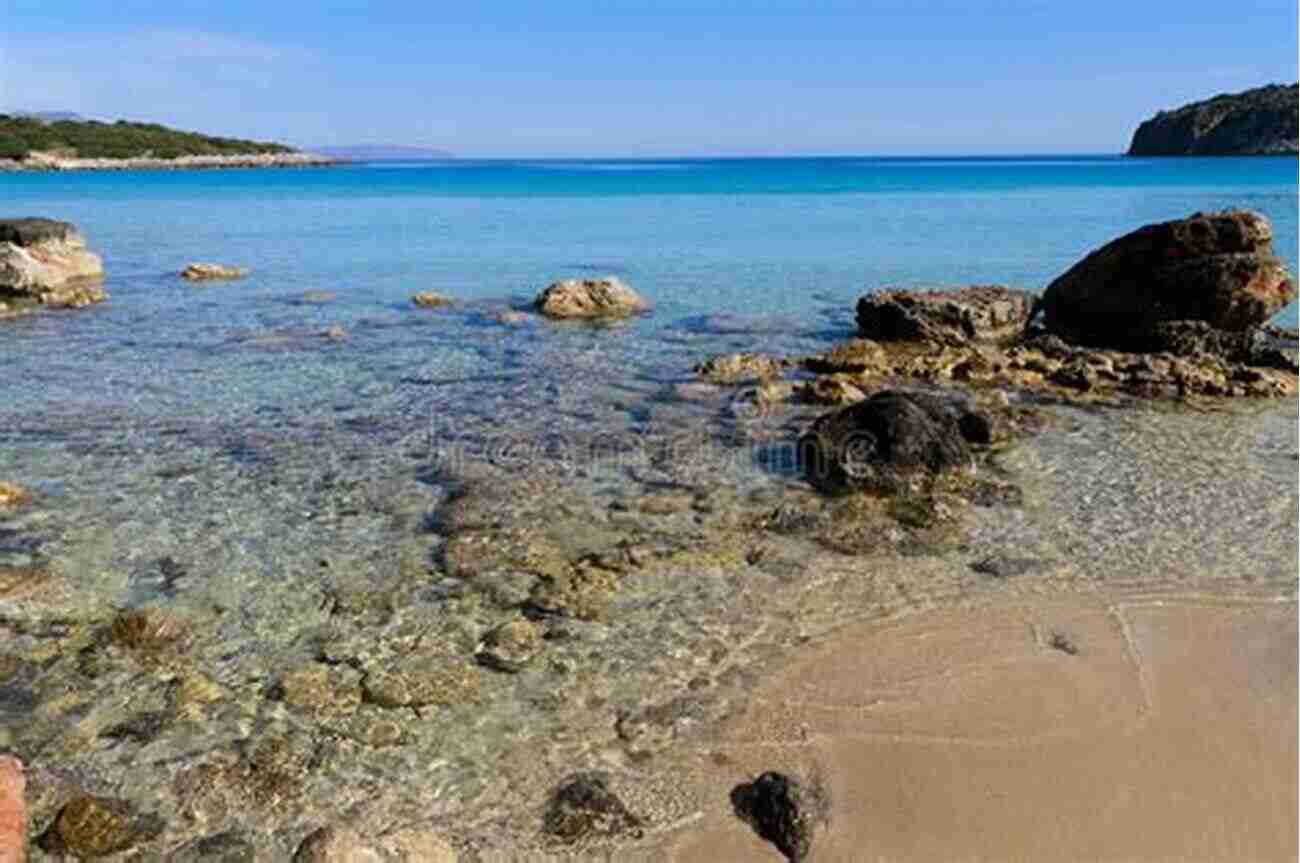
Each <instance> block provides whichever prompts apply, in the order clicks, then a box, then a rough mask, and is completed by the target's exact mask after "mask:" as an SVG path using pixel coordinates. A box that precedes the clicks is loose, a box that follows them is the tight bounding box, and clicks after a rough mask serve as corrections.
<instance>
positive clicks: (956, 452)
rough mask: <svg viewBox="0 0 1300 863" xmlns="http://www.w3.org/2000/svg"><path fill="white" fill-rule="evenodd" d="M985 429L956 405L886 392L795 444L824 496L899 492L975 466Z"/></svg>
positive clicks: (831, 417)
mask: <svg viewBox="0 0 1300 863" xmlns="http://www.w3.org/2000/svg"><path fill="white" fill-rule="evenodd" d="M989 439H990V426H989V421H988V419H987V418H986V417H984V416H983V415H982V414H980V413H978V412H976V411H973V410H970V409H969V408H968V407H966V405H965V404H964V403H963V402H962V401H961V400H960V399H957V398H955V397H954V398H949V397H946V396H941V395H937V394H933V393H921V392H902V391H895V390H886V391H885V392H881V393H877V394H876V395H874V396H872V397H871V398H869V399H867V400H865V401H861V402H858V403H857V404H854V405H850V406H849V407H846V408H843V409H841V410H838V411H835V412H834V413H829V414H825V415H823V416H821V417H819V418H818V419H817V420H816V421H814V422H813V424H812V426H811V427H810V428H809V429H808V431H807V432H806V433H805V434H804V435H803V437H802V438H800V440H799V454H800V462H801V464H802V466H803V470H804V473H805V475H806V476H807V477H808V479H809V481H810V482H812V483H813V484H814V485H816V486H817V487H818V488H821V489H823V490H826V491H845V490H851V489H877V490H882V491H900V490H905V489H907V488H910V487H912V486H913V485H915V484H916V483H917V482H918V481H923V480H925V479H927V478H929V477H933V476H935V475H937V474H939V473H942V472H944V471H949V470H955V469H961V468H966V467H968V466H970V465H971V463H972V456H971V449H970V444H972V443H974V444H982V443H987V442H988V441H989Z"/></svg>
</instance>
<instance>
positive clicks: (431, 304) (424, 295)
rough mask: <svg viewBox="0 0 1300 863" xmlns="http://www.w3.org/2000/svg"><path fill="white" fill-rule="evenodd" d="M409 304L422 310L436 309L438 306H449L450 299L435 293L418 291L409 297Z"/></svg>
mask: <svg viewBox="0 0 1300 863" xmlns="http://www.w3.org/2000/svg"><path fill="white" fill-rule="evenodd" d="M411 302H413V303H415V304H416V305H417V306H419V307H420V308H422V309H436V308H438V307H439V306H449V305H451V297H446V296H443V295H442V294H440V293H437V292H436V291H420V292H419V293H418V294H413V295H412V296H411Z"/></svg>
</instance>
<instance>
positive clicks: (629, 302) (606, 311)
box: [533, 276, 650, 318]
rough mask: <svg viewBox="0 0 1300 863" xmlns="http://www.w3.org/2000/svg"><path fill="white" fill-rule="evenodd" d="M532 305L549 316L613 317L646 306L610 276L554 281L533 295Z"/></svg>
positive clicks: (636, 295)
mask: <svg viewBox="0 0 1300 863" xmlns="http://www.w3.org/2000/svg"><path fill="white" fill-rule="evenodd" d="M533 305H535V306H536V307H537V310H538V311H539V312H541V313H542V314H544V315H546V316H547V317H549V318H617V317H626V316H627V315H632V314H636V313H637V312H644V311H647V310H648V309H649V307H650V306H649V304H648V303H647V302H646V301H645V300H644V299H642V298H641V296H640V295H639V294H638V293H637V292H636V291H634V290H632V289H631V288H630V287H628V286H627V285H626V284H624V283H623V281H622V280H621V279H617V278H615V277H614V276H603V277H601V278H595V279H564V280H562V281H558V282H554V283H552V284H551V285H549V286H547V288H546V289H545V290H543V291H542V292H541V293H540V294H538V295H537V298H536V299H535V300H534V301H533Z"/></svg>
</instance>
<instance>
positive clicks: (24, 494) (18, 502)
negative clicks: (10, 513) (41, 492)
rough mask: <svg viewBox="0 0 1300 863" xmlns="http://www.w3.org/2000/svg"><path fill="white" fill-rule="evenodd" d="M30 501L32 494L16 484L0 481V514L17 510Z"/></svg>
mask: <svg viewBox="0 0 1300 863" xmlns="http://www.w3.org/2000/svg"><path fill="white" fill-rule="evenodd" d="M31 501H32V493H31V492H29V491H28V490H27V489H25V488H23V487H22V486H21V485H19V484H18V483H16V482H4V481H0V512H4V511H5V510H7V509H17V508H18V507H20V506H25V505H27V504H29V503H31Z"/></svg>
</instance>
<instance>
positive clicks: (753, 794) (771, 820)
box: [731, 772, 827, 863]
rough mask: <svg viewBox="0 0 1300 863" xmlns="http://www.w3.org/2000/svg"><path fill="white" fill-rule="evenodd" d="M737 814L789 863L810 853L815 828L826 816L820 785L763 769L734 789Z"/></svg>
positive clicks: (733, 804)
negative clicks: (761, 772) (806, 782)
mask: <svg viewBox="0 0 1300 863" xmlns="http://www.w3.org/2000/svg"><path fill="white" fill-rule="evenodd" d="M731 805H732V808H733V809H734V810H735V812H736V816H737V817H739V818H740V819H741V820H743V821H745V822H746V823H748V824H749V825H750V826H751V827H753V828H754V832H755V833H757V834H758V835H759V836H761V837H763V838H764V839H766V840H767V841H768V842H771V843H772V844H773V845H775V846H776V847H777V848H778V849H779V850H780V851H781V853H782V854H784V855H785V856H786V859H787V860H789V861H790V863H799V861H801V860H804V859H806V858H807V857H808V852H809V850H810V849H811V848H812V841H813V831H814V830H815V829H816V827H817V826H818V824H820V823H822V822H824V821H825V820H826V816H827V800H826V797H825V795H824V793H823V792H822V791H821V789H820V788H815V787H808V786H805V785H804V784H802V783H800V782H799V781H798V780H796V779H792V778H791V777H789V776H785V775H783V774H781V773H771V772H769V773H764V774H763V775H762V776H760V777H758V778H757V779H755V780H754V781H753V782H747V783H742V784H740V785H737V786H736V787H735V788H733V789H732V790H731Z"/></svg>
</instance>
